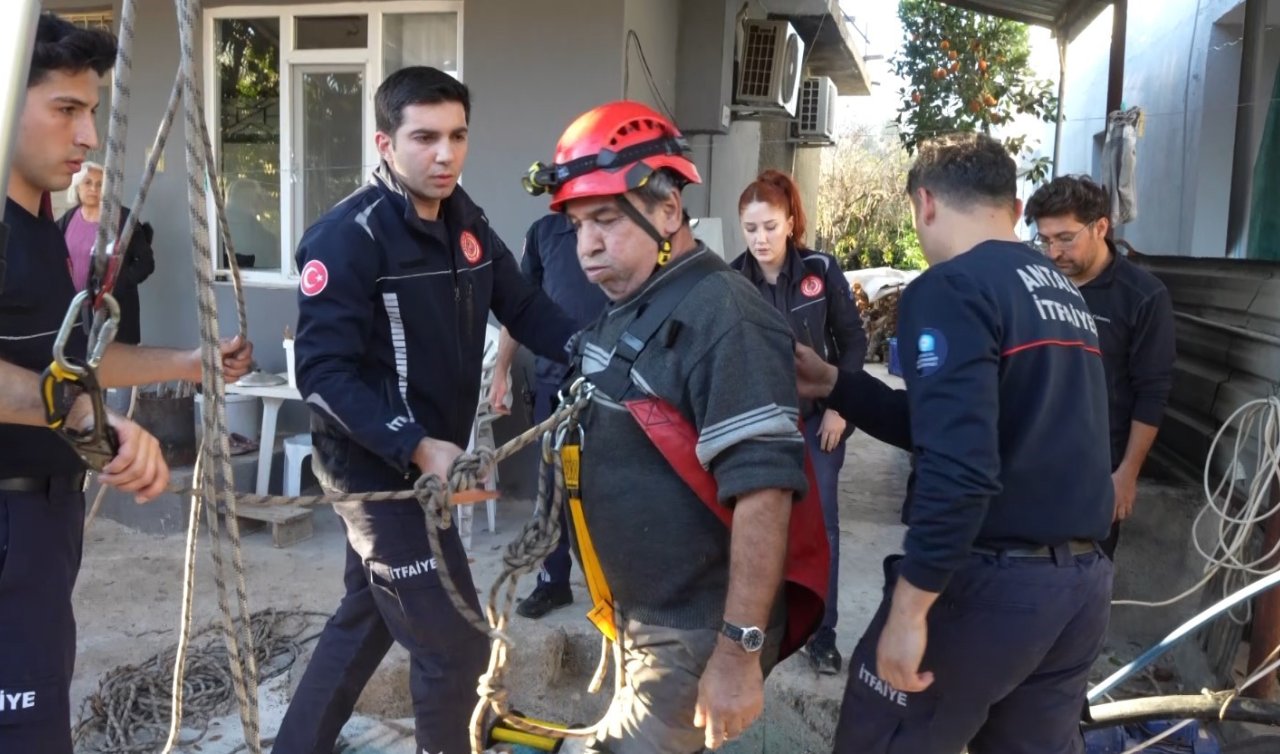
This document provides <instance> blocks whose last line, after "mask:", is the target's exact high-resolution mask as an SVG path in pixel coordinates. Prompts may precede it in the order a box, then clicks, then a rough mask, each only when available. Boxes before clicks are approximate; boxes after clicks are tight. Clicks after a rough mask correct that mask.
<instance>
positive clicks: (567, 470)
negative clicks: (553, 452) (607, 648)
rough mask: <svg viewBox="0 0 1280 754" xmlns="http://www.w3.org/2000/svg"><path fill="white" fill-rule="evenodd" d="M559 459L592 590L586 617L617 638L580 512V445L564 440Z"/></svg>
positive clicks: (606, 591)
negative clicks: (590, 603) (591, 604)
mask: <svg viewBox="0 0 1280 754" xmlns="http://www.w3.org/2000/svg"><path fill="white" fill-rule="evenodd" d="M560 459H561V461H562V465H563V468H564V488H565V489H564V493H565V497H566V498H567V499H568V503H569V515H570V516H571V517H572V519H573V532H574V536H575V537H576V538H577V540H578V556H579V557H580V558H581V559H582V573H583V574H584V575H585V576H586V577H587V591H589V592H590V593H591V602H592V603H593V607H592V608H591V612H589V613H587V619H588V620H590V621H591V622H592V623H594V624H595V626H596V628H598V629H599V630H600V633H602V634H604V635H605V638H607V639H609V640H610V641H617V640H618V628H617V623H615V622H614V615H613V594H612V593H611V592H610V591H609V582H607V581H605V578H604V570H603V569H601V568H600V559H599V558H598V557H596V548H595V546H594V545H592V544H591V534H590V533H589V532H588V531H587V518H586V516H585V515H584V514H583V512H582V488H581V486H580V474H581V469H582V466H581V461H582V455H581V449H580V447H579V446H578V445H576V444H573V443H565V445H564V446H563V447H562V448H561V449H560Z"/></svg>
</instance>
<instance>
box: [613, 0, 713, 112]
mask: <svg viewBox="0 0 1280 754" xmlns="http://www.w3.org/2000/svg"><path fill="white" fill-rule="evenodd" d="M693 1H695V0H624V2H623V16H622V34H623V55H624V58H623V73H624V76H623V80H624V83H625V84H626V91H625V92H624V95H625V96H626V98H627V99H633V100H637V101H639V102H644V103H645V104H647V105H649V106H650V107H653V108H655V109H657V110H658V111H659V112H662V111H664V109H665V108H671V109H673V110H674V108H675V106H676V52H677V48H678V46H679V41H680V34H681V33H682V32H683V33H685V34H691V33H692V34H696V33H699V32H700V31H701V30H698V29H681V28H680V6H681V4H682V3H683V2H693ZM628 31H635V33H636V36H637V37H639V39H640V49H643V50H644V59H645V60H647V61H648V62H649V69H650V70H651V71H652V72H653V79H654V82H653V87H651V86H650V84H649V82H648V80H647V79H646V77H645V74H644V66H643V64H642V63H641V61H640V49H637V48H636V45H635V43H634V42H632V43H630V44H629V45H628V43H627V38H628V35H627V32H628ZM654 88H656V89H657V95H661V97H659V96H657V95H655V94H654V93H653V89H654ZM659 99H661V102H660V101H659Z"/></svg>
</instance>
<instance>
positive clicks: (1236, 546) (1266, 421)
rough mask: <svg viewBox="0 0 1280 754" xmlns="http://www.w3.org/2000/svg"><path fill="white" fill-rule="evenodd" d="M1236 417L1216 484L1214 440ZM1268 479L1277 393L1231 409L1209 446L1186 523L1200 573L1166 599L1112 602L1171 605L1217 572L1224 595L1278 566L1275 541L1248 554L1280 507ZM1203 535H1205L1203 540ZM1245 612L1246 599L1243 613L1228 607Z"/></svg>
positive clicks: (1279, 470) (1274, 466)
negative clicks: (1240, 494)
mask: <svg viewBox="0 0 1280 754" xmlns="http://www.w3.org/2000/svg"><path fill="white" fill-rule="evenodd" d="M1237 420H1238V421H1239V427H1238V428H1237V429H1236V436H1235V441H1234V443H1233V445H1232V453H1231V458H1230V462H1229V463H1227V464H1226V465H1225V466H1226V468H1225V470H1224V471H1223V473H1222V474H1221V478H1220V479H1219V480H1218V482H1217V484H1216V485H1213V484H1211V480H1212V475H1213V459H1214V458H1215V457H1216V456H1217V453H1216V451H1217V449H1218V445H1219V443H1221V442H1222V441H1223V438H1224V437H1225V436H1226V433H1227V431H1228V430H1229V429H1231V428H1232V427H1233V425H1235V424H1236V422H1237ZM1255 429H1256V437H1255ZM1250 442H1253V443H1255V445H1256V456H1255V457H1256V461H1255V464H1254V469H1253V474H1252V475H1250V477H1249V479H1250V481H1249V486H1248V490H1247V492H1245V493H1244V503H1243V505H1242V506H1240V507H1239V509H1238V511H1236V512H1233V507H1234V506H1233V501H1234V500H1235V499H1236V491H1237V484H1238V481H1239V475H1238V470H1239V469H1240V468H1241V465H1240V459H1241V458H1242V456H1243V450H1244V449H1245V447H1246V446H1247V444H1249V443H1250ZM1273 482H1275V483H1280V397H1277V396H1275V395H1272V396H1269V397H1267V398H1260V399H1257V400H1252V401H1249V402H1247V403H1245V404H1244V405H1242V406H1240V408H1238V409H1236V410H1235V412H1233V413H1232V414H1231V416H1230V417H1229V418H1228V419H1227V420H1226V421H1225V422H1224V423H1223V424H1222V427H1221V428H1220V429H1219V430H1218V433H1217V434H1216V435H1215V436H1214V438H1213V443H1212V444H1211V445H1210V446H1209V452H1208V457H1207V458H1206V460H1205V466H1204V495H1205V504H1204V505H1203V506H1202V507H1201V509H1200V512H1199V513H1197V514H1196V518H1195V522H1194V523H1193V524H1192V527H1191V543H1192V545H1193V546H1194V547H1195V549H1196V552H1198V553H1199V554H1200V557H1202V558H1203V559H1204V560H1205V570H1204V576H1203V577H1202V578H1201V579H1200V580H1199V581H1198V582H1196V583H1195V584H1194V585H1193V586H1191V587H1190V588H1188V589H1187V590H1186V591H1184V592H1182V593H1181V594H1178V595H1176V596H1174V597H1170V598H1169V599H1165V600H1160V601H1158V602H1145V601H1141V600H1116V601H1114V602H1113V603H1112V604H1113V605H1127V606H1136V607H1165V606H1168V605H1172V604H1174V603H1177V602H1179V601H1181V600H1183V599H1186V598H1187V597H1190V596H1191V595H1193V594H1195V593H1196V592H1198V591H1199V590H1200V589H1201V588H1202V587H1204V586H1205V585H1206V584H1208V583H1209V582H1210V581H1212V580H1213V578H1214V577H1215V576H1217V575H1218V574H1219V573H1222V574H1224V578H1223V579H1222V590H1223V594H1224V595H1225V594H1229V593H1231V592H1233V591H1236V590H1238V589H1239V588H1240V587H1241V586H1243V585H1244V584H1245V582H1246V581H1247V579H1248V577H1250V576H1268V575H1270V574H1272V573H1275V572H1276V571H1277V570H1280V565H1278V564H1277V563H1275V562H1274V561H1273V559H1274V558H1275V556H1276V555H1277V553H1280V542H1277V544H1276V545H1275V546H1273V547H1271V548H1270V549H1269V550H1268V551H1267V552H1265V553H1263V554H1262V555H1260V556H1259V557H1257V558H1254V559H1252V560H1250V559H1249V556H1248V549H1249V544H1250V540H1251V538H1252V537H1253V535H1254V532H1255V531H1256V529H1257V528H1258V527H1259V526H1260V525H1262V524H1264V523H1266V522H1267V521H1268V520H1270V519H1271V517H1272V516H1274V515H1276V512H1277V511H1280V506H1274V505H1272V504H1271V501H1270V499H1269V495H1270V490H1271V484H1272V483H1273ZM1205 529H1209V531H1208V532H1205ZM1205 536H1208V537H1209V539H1208V540H1206V539H1204V537H1205ZM1250 612H1251V611H1250V609H1249V606H1248V604H1247V603H1246V604H1245V605H1244V607H1243V615H1238V614H1236V612H1235V611H1234V610H1233V612H1232V613H1231V617H1232V620H1235V621H1236V622H1237V623H1241V624H1243V623H1245V622H1247V621H1248V620H1249V615H1250Z"/></svg>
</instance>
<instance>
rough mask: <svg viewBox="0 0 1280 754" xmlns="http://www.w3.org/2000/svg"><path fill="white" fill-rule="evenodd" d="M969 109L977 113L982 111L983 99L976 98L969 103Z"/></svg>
mask: <svg viewBox="0 0 1280 754" xmlns="http://www.w3.org/2000/svg"><path fill="white" fill-rule="evenodd" d="M969 109H970V110H972V111H974V112H975V113H980V112H982V100H974V101H972V102H970V103H969Z"/></svg>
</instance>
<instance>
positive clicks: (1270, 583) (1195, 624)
mask: <svg viewBox="0 0 1280 754" xmlns="http://www.w3.org/2000/svg"><path fill="white" fill-rule="evenodd" d="M1278 584H1280V571H1277V572H1275V573H1273V574H1271V575H1270V576H1267V577H1266V578H1263V579H1259V580H1258V581H1255V582H1253V583H1252V584H1250V585H1249V586H1247V587H1245V588H1243V589H1241V590H1239V591H1237V592H1235V593H1234V594H1231V595H1228V596H1226V597H1224V598H1222V599H1221V600H1219V601H1218V602H1217V603H1215V604H1214V605H1213V606H1211V607H1209V608H1207V609H1205V610H1204V611H1202V612H1201V613H1200V614H1199V615H1197V616H1195V617H1194V618H1192V619H1191V620H1189V621H1187V622H1186V623H1183V624H1182V625H1181V626H1178V627H1177V628H1176V629H1174V631H1173V633H1171V634H1169V635H1168V636H1166V637H1164V639H1163V640H1162V641H1161V642H1160V643H1159V644H1157V645H1155V646H1154V647H1152V648H1150V649H1148V650H1147V651H1146V652H1143V653H1142V654H1141V655H1140V656H1139V657H1138V659H1136V660H1134V661H1133V662H1131V663H1129V664H1128V665H1125V666H1124V667H1122V668H1120V669H1119V670H1117V671H1116V672H1114V673H1112V674H1111V675H1110V676H1108V677H1107V678H1106V680H1104V681H1103V682H1102V683H1099V684H1098V685H1097V686H1094V687H1093V688H1091V689H1089V694H1088V696H1087V697H1086V699H1088V701H1090V702H1094V701H1096V700H1098V699H1100V698H1102V695H1103V694H1106V693H1107V692H1108V691H1110V690H1112V689H1114V688H1115V687H1117V686H1119V685H1120V684H1122V683H1124V682H1125V681H1126V680H1128V679H1129V678H1130V677H1132V676H1133V675H1135V674H1136V673H1137V672H1138V671H1140V670H1142V669H1143V668H1145V667H1146V666H1148V665H1150V664H1151V663H1153V662H1155V661H1156V660H1158V659H1159V658H1160V657H1161V656H1162V655H1164V654H1165V653H1166V652H1168V651H1169V650H1170V649H1173V648H1174V647H1176V646H1177V645H1178V644H1179V643H1181V642H1182V640H1183V639H1186V638H1187V637H1189V636H1192V635H1194V634H1195V632H1196V631H1199V630H1200V629H1201V628H1204V627H1205V626H1206V625H1208V624H1209V623H1211V622H1213V620H1214V619H1215V618H1217V617H1218V616H1220V615H1222V614H1223V613H1225V612H1226V611H1228V610H1230V609H1231V608H1233V607H1235V606H1236V605H1238V604H1240V603H1241V602H1244V601H1246V600H1248V599H1251V598H1252V597H1253V596H1254V595H1256V594H1260V593H1262V592H1265V591H1267V590H1268V589H1271V588H1272V587H1275V586H1276V585H1278Z"/></svg>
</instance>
